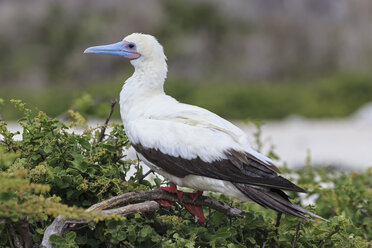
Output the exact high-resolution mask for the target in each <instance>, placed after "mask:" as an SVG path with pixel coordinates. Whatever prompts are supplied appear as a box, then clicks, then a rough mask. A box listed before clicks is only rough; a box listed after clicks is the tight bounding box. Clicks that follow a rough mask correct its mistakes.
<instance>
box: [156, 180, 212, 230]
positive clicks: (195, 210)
mask: <svg viewBox="0 0 372 248" xmlns="http://www.w3.org/2000/svg"><path fill="white" fill-rule="evenodd" d="M159 189H161V190H165V191H168V192H171V193H175V194H177V197H178V199H179V200H180V201H181V200H182V195H183V192H182V191H180V190H178V189H177V186H176V185H175V184H174V183H173V182H171V183H170V185H169V187H160V188H159ZM189 194H190V197H191V198H192V199H193V200H194V201H195V200H196V199H198V197H199V196H201V195H202V194H203V191H200V190H198V191H197V192H195V193H189ZM157 202H158V203H159V204H160V205H161V206H163V207H170V206H172V205H173V203H174V202H171V201H167V200H157ZM182 205H183V206H184V207H185V208H186V209H187V211H189V212H190V213H191V214H192V215H194V216H195V217H196V218H197V221H198V222H203V223H204V222H205V217H204V213H203V208H202V207H201V206H199V205H193V204H188V203H182Z"/></svg>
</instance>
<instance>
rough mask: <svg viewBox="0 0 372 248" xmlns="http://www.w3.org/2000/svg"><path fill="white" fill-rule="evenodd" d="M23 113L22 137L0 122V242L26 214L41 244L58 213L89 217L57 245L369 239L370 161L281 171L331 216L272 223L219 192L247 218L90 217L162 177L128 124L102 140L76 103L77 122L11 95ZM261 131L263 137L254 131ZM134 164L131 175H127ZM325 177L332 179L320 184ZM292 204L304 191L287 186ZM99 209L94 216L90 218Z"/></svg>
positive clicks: (268, 215) (319, 243)
mask: <svg viewBox="0 0 372 248" xmlns="http://www.w3.org/2000/svg"><path fill="white" fill-rule="evenodd" d="M13 103H14V104H15V105H16V107H17V108H18V109H19V110H21V112H22V115H23V118H21V119H20V120H19V124H20V125H21V126H22V127H23V133H22V139H21V140H19V141H16V140H15V139H14V136H15V135H16V133H12V132H9V131H8V130H7V128H6V123H5V122H0V135H2V136H3V138H2V142H0V247H11V246H13V244H12V242H13V241H12V235H11V232H10V231H11V230H10V228H11V226H12V225H13V224H15V223H16V222H17V221H19V220H20V219H24V218H25V217H26V216H27V217H28V224H29V226H30V230H31V232H32V239H33V242H34V243H35V244H38V243H40V242H41V239H42V237H43V234H44V231H45V229H46V227H47V226H48V225H50V224H51V222H52V221H53V219H54V218H55V217H56V216H57V215H58V214H63V215H64V216H67V217H73V218H82V217H85V218H90V219H94V221H90V222H89V224H88V225H83V226H81V227H80V228H75V229H72V230H68V229H66V231H65V233H64V235H63V236H62V237H59V236H56V235H52V236H51V237H50V241H51V242H52V243H54V244H55V245H56V247H107V246H110V247H263V246H265V247H291V246H292V245H296V247H371V245H372V242H371V239H372V218H371V216H372V187H371V181H372V169H369V170H367V171H366V172H363V173H356V172H355V173H352V174H344V173H339V172H334V171H332V170H330V169H329V168H326V167H325V168H319V169H314V168H312V167H311V165H310V164H308V165H307V166H306V167H305V169H303V170H298V171H295V170H289V169H287V168H283V169H282V170H283V172H285V173H287V174H288V175H289V176H288V177H290V175H294V176H296V177H297V182H298V184H299V185H300V186H302V187H304V188H307V189H308V190H309V194H308V195H307V197H316V200H315V205H312V206H309V207H307V208H308V209H309V210H311V211H314V212H315V213H316V214H318V215H321V216H323V217H325V218H327V219H328V220H329V221H328V222H326V221H322V220H313V221H305V220H300V219H297V218H294V217H290V216H284V217H282V219H281V224H280V226H279V227H276V226H275V225H276V214H275V213H274V212H273V211H271V210H265V209H262V208H261V207H259V206H258V205H257V204H255V203H246V202H240V201H238V200H235V199H230V198H228V197H226V196H223V195H218V194H213V196H215V197H217V198H218V199H220V200H223V201H225V202H228V203H232V204H233V205H234V206H236V207H239V208H241V209H243V210H245V211H246V218H244V219H243V218H229V217H227V216H225V215H223V214H221V213H220V212H216V211H210V210H209V211H208V209H207V208H205V209H204V211H205V214H206V219H207V222H206V223H205V224H198V223H195V221H194V218H193V217H192V216H191V215H190V214H189V213H188V212H187V211H186V210H185V209H184V208H182V207H181V206H180V205H177V204H176V205H175V206H174V207H173V208H161V209H160V210H158V211H157V212H156V213H152V214H133V215H129V216H127V217H126V218H120V219H118V218H115V219H114V218H112V217H111V218H109V217H107V216H98V215H97V216H84V212H83V211H82V210H83V209H82V208H87V207H88V206H90V205H93V204H95V203H98V202H100V201H102V200H104V199H107V198H109V197H111V196H114V195H118V194H122V193H125V192H131V191H139V190H149V189H154V188H157V187H158V186H159V184H161V183H164V182H162V181H161V180H160V179H158V178H157V179H156V180H155V181H156V182H157V184H156V185H155V184H152V183H150V182H149V181H147V180H139V178H141V177H142V168H141V166H140V165H138V164H137V162H136V161H130V160H128V159H126V158H125V157H124V158H123V159H121V158H122V157H123V156H122V151H123V149H124V148H126V147H128V146H129V143H128V140H127V138H126V135H125V133H124V131H123V126H122V125H120V124H111V125H110V126H111V128H112V130H111V131H110V132H109V133H108V134H107V135H106V136H104V138H103V139H101V138H100V136H101V135H100V133H101V127H94V128H89V127H81V128H82V132H81V134H78V133H72V132H71V131H70V128H71V127H73V126H76V125H80V126H85V123H84V118H83V117H82V116H81V115H80V114H78V113H77V112H72V111H70V118H71V122H70V123H69V124H64V123H61V122H60V121H58V120H55V119H51V118H49V117H48V116H47V115H46V114H45V113H43V112H35V111H31V110H30V109H28V108H27V107H26V105H25V104H24V103H22V102H21V101H13ZM258 138H259V137H258ZM130 168H136V169H137V170H136V172H135V173H134V174H133V175H131V176H130V175H127V173H128V171H129V169H130ZM324 183H327V184H329V185H330V186H329V187H322V186H321V185H323V184H324ZM291 197H292V198H293V200H294V202H296V203H298V204H299V203H300V197H299V195H298V194H296V193H291ZM93 217H94V218H93Z"/></svg>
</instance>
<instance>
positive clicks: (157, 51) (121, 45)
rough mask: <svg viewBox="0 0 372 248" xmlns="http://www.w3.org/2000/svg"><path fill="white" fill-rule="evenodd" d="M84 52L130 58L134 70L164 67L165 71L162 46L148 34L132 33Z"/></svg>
mask: <svg viewBox="0 0 372 248" xmlns="http://www.w3.org/2000/svg"><path fill="white" fill-rule="evenodd" d="M84 53H101V54H111V55H116V56H122V57H125V58H128V59H130V62H131V63H132V65H133V66H134V68H135V69H136V70H137V69H139V70H142V69H149V67H150V68H152V67H163V68H164V67H165V73H166V67H167V65H166V59H167V58H166V57H165V55H164V51H163V47H162V45H160V43H159V42H158V41H157V39H156V38H155V37H154V36H152V35H149V34H141V33H133V34H131V35H128V36H127V37H125V38H124V39H123V40H122V41H120V42H117V43H113V44H110V45H103V46H94V47H89V48H87V49H86V50H85V51H84Z"/></svg>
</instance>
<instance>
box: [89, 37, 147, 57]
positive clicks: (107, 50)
mask: <svg viewBox="0 0 372 248" xmlns="http://www.w3.org/2000/svg"><path fill="white" fill-rule="evenodd" d="M84 53H101V54H110V55H116V56H122V57H126V58H129V59H134V58H138V57H140V54H139V53H137V52H135V51H129V50H127V49H125V43H124V41H120V42H117V43H114V44H109V45H103V46H93V47H89V48H87V49H85V51H84Z"/></svg>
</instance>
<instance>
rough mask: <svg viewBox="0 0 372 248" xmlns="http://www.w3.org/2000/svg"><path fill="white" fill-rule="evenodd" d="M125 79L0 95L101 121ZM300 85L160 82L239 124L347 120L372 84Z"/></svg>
mask: <svg viewBox="0 0 372 248" xmlns="http://www.w3.org/2000/svg"><path fill="white" fill-rule="evenodd" d="M129 76H130V75H124V76H123V75H120V76H119V77H117V78H114V79H110V80H107V81H99V82H98V81H97V82H96V83H91V84H90V85H89V86H87V87H86V88H85V89H84V90H81V91H79V90H77V91H76V92H75V93H73V94H71V90H70V89H63V88H60V87H49V88H48V89H45V90H41V91H36V92H35V91H30V92H24V91H21V90H20V89H13V90H11V89H4V90H5V91H8V92H9V96H14V95H17V96H19V97H22V98H24V99H27V101H28V102H30V103H32V105H33V106H38V107H39V108H40V109H42V110H43V111H45V112H46V113H47V114H49V115H52V116H58V115H61V114H62V113H63V111H65V110H66V109H67V108H69V107H70V108H73V109H74V110H77V111H79V112H81V113H82V114H84V115H94V116H99V117H101V118H103V117H106V115H107V113H108V111H109V108H110V107H109V104H108V102H110V100H111V99H113V98H117V97H118V92H120V88H121V86H122V84H123V81H124V79H125V78H127V77H129ZM300 81H302V80H301V79H296V80H288V81H280V82H276V83H259V82H253V81H252V82H250V83H246V82H238V81H232V80H230V79H226V80H223V79H219V80H209V81H203V80H201V81H200V84H199V82H198V83H195V82H194V81H191V80H187V79H182V78H176V77H172V76H170V77H169V78H168V79H167V81H166V83H165V91H166V92H167V93H168V94H170V95H171V96H174V97H175V98H176V99H177V100H179V101H181V102H185V103H189V104H196V105H198V106H202V107H204V108H207V109H209V110H211V111H213V112H215V113H217V114H219V115H221V116H223V117H225V118H228V119H244V118H246V117H247V116H249V117H251V118H253V119H280V118H285V117H287V116H288V115H291V114H296V115H301V116H304V117H309V118H326V117H335V118H336V117H346V116H349V115H351V114H353V113H354V112H355V111H356V110H357V109H358V108H360V107H361V106H362V105H363V104H366V103H368V102H370V101H371V97H370V96H371V94H372V84H371V77H370V76H368V75H357V74H350V73H343V74H336V75H332V76H329V77H325V78H321V79H314V80H312V81H311V82H309V81H308V80H307V81H305V82H300ZM226 82H228V83H226ZM0 91H1V89H0ZM55 92H59V94H57V95H56V94H55ZM102 96H104V97H102ZM4 99H5V100H7V97H5V96H4ZM8 100H9V99H8ZM55 102H58V104H55ZM71 102H73V104H70V103H71ZM56 105H57V106H56ZM2 117H3V119H8V120H9V119H12V118H18V117H20V115H19V113H16V112H15V111H11V108H9V107H7V108H5V109H4V110H3V111H2ZM114 118H120V116H119V112H118V111H117V112H116V113H114Z"/></svg>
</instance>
